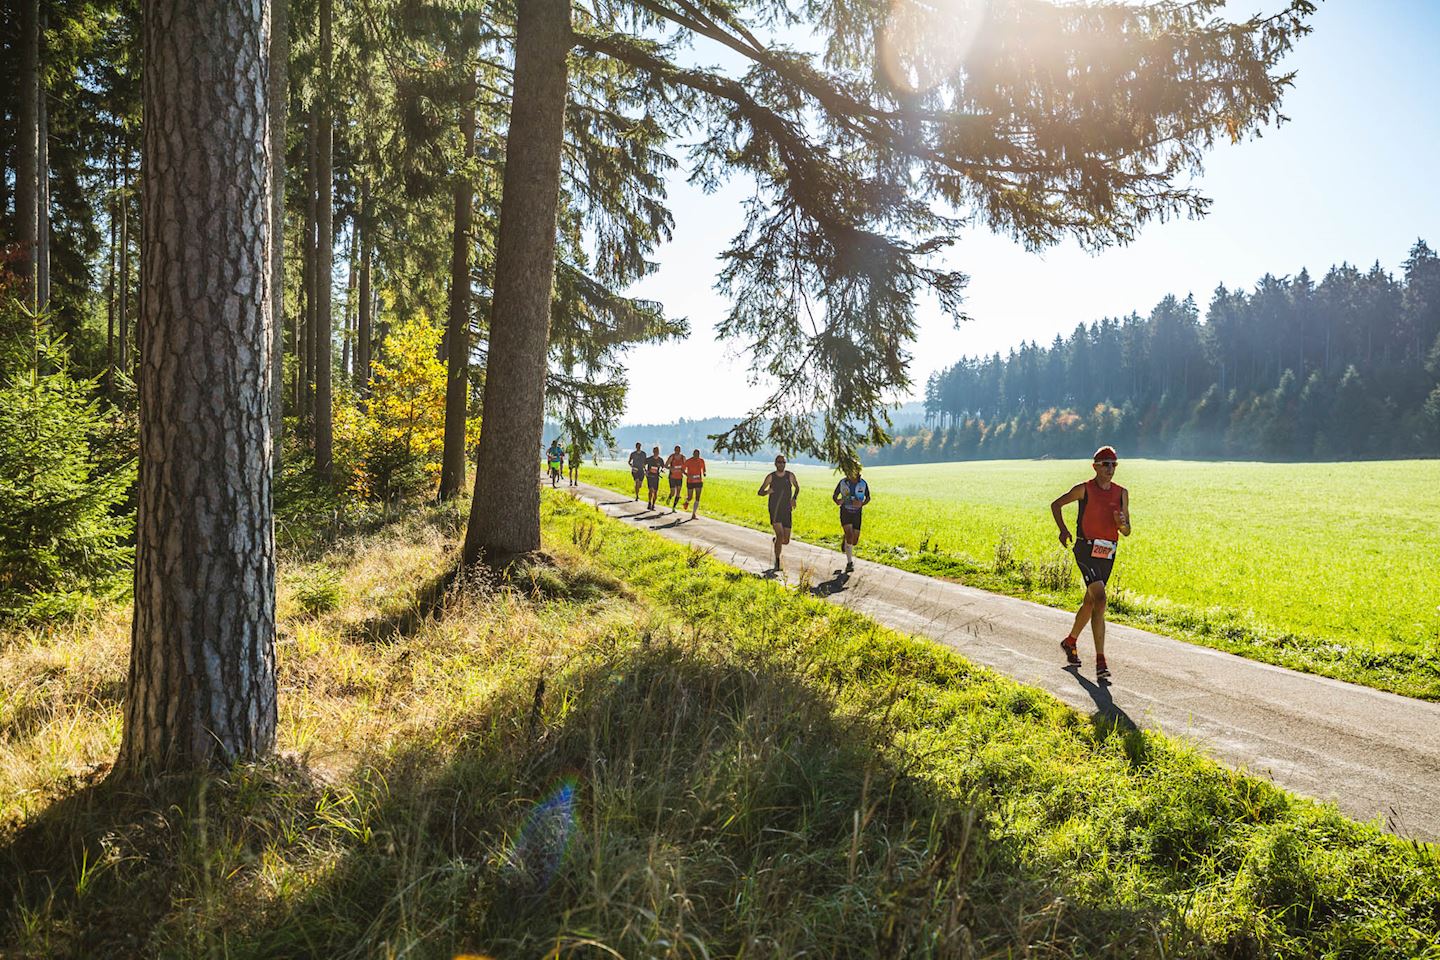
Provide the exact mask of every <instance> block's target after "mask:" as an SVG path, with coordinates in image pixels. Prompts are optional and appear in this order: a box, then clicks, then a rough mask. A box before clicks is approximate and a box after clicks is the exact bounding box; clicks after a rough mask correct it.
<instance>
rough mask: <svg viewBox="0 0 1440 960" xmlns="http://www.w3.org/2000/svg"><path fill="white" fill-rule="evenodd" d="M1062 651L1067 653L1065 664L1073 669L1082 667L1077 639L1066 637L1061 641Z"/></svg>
mask: <svg viewBox="0 0 1440 960" xmlns="http://www.w3.org/2000/svg"><path fill="white" fill-rule="evenodd" d="M1060 649H1061V650H1064V651H1065V662H1066V663H1067V664H1069V665H1070V666H1072V667H1078V666H1080V652H1079V651H1078V650H1076V649H1075V639H1074V638H1073V637H1066V638H1065V639H1064V640H1061V641H1060Z"/></svg>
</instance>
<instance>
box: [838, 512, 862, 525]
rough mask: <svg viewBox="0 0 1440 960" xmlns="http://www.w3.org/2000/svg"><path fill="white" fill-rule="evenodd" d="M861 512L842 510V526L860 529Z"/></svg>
mask: <svg viewBox="0 0 1440 960" xmlns="http://www.w3.org/2000/svg"><path fill="white" fill-rule="evenodd" d="M861 512H862V511H860V510H851V509H848V508H846V507H841V508H840V526H842V527H853V528H854V529H856V530H859V529H860V514H861Z"/></svg>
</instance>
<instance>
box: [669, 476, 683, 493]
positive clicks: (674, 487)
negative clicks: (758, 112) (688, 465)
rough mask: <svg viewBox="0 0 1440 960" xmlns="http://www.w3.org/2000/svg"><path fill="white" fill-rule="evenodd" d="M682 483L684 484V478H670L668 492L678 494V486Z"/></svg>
mask: <svg viewBox="0 0 1440 960" xmlns="http://www.w3.org/2000/svg"><path fill="white" fill-rule="evenodd" d="M684 482H685V478H684V477H671V478H670V492H671V493H679V492H680V485H681V484H683V483H684Z"/></svg>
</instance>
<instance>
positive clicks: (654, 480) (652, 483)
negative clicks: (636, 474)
mask: <svg viewBox="0 0 1440 960" xmlns="http://www.w3.org/2000/svg"><path fill="white" fill-rule="evenodd" d="M645 486H647V487H649V488H650V489H651V490H659V489H660V474H658V473H647V474H645Z"/></svg>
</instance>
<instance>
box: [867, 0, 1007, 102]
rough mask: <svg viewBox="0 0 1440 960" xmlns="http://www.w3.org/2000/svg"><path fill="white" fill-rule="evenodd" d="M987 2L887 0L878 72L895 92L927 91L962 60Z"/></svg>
mask: <svg viewBox="0 0 1440 960" xmlns="http://www.w3.org/2000/svg"><path fill="white" fill-rule="evenodd" d="M985 7H986V0H890V15H889V16H888V17H886V19H885V27H884V29H883V30H882V31H881V33H880V43H879V57H880V68H881V69H882V70H883V71H884V73H885V77H886V79H887V80H889V81H890V83H891V84H892V85H893V86H894V87H895V89H896V90H900V91H903V92H905V93H911V94H917V93H929V92H930V91H931V90H933V89H935V88H936V87H937V86H939V85H940V84H941V83H942V82H943V81H944V80H945V79H946V78H947V77H950V76H953V75H954V74H955V72H956V71H957V70H958V69H959V68H960V67H961V65H963V64H964V62H965V56H966V55H967V54H968V53H969V52H970V47H971V45H972V44H973V43H974V42H975V37H976V35H977V34H978V33H979V32H980V27H981V25H982V24H983V23H984V21H985Z"/></svg>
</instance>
